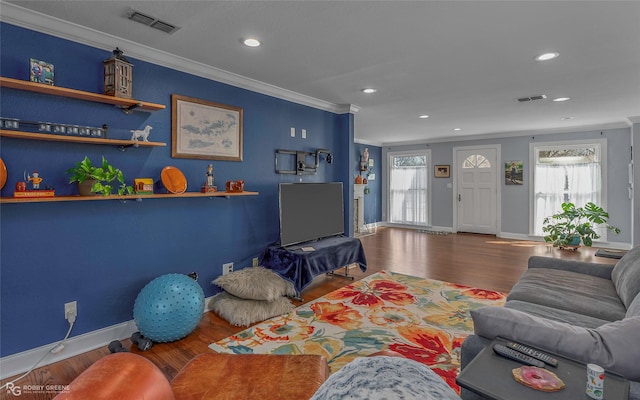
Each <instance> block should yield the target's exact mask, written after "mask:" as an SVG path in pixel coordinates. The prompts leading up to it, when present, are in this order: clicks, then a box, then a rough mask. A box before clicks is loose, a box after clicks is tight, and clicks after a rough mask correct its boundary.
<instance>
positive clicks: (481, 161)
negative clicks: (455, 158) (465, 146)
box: [462, 154, 491, 168]
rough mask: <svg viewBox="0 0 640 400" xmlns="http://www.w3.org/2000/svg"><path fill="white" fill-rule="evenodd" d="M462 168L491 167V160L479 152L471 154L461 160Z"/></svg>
mask: <svg viewBox="0 0 640 400" xmlns="http://www.w3.org/2000/svg"><path fill="white" fill-rule="evenodd" d="M462 168H491V162H490V161H489V160H488V159H487V157H485V156H483V155H481V154H473V155H470V156H469V157H467V158H466V159H465V160H464V161H463V162H462Z"/></svg>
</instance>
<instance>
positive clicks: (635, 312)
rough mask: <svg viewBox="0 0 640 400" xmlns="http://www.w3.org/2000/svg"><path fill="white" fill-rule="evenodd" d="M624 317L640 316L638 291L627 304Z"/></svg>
mask: <svg viewBox="0 0 640 400" xmlns="http://www.w3.org/2000/svg"><path fill="white" fill-rule="evenodd" d="M625 317H626V318H629V317H640V293H638V295H637V296H636V298H635V299H633V301H632V302H631V304H629V308H627V314H626V316H625Z"/></svg>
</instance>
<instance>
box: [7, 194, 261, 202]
mask: <svg viewBox="0 0 640 400" xmlns="http://www.w3.org/2000/svg"><path fill="white" fill-rule="evenodd" d="M257 195H258V192H233V193H227V192H211V193H200V192H186V193H182V194H131V195H123V196H118V195H110V196H56V197H43V198H38V197H34V198H24V197H20V198H15V197H2V198H0V204H10V203H54V202H61V201H100V200H136V201H142V200H144V199H181V198H194V197H212V198H213V197H225V198H231V197H239V196H257Z"/></svg>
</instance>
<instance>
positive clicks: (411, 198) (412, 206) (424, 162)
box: [389, 151, 429, 225]
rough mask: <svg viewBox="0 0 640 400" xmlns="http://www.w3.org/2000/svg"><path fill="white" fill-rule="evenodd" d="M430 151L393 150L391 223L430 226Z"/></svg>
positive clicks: (391, 166) (390, 181)
mask: <svg viewBox="0 0 640 400" xmlns="http://www.w3.org/2000/svg"><path fill="white" fill-rule="evenodd" d="M428 171H429V152H428V151H427V152H412V153H405V152H402V153H389V222H392V223H397V224H406V225H427V224H428V222H429V221H428V218H429V212H428V211H429V190H428V189H429V188H428V183H429V172H428Z"/></svg>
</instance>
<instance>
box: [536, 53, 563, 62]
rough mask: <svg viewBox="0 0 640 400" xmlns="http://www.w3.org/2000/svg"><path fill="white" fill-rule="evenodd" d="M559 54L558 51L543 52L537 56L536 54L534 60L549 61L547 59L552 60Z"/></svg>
mask: <svg viewBox="0 0 640 400" xmlns="http://www.w3.org/2000/svg"><path fill="white" fill-rule="evenodd" d="M559 55H560V53H555V52H554V53H544V54H540V55H539V56H536V58H534V60H536V61H549V60H553V59H554V58H556V57H558V56H559Z"/></svg>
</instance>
